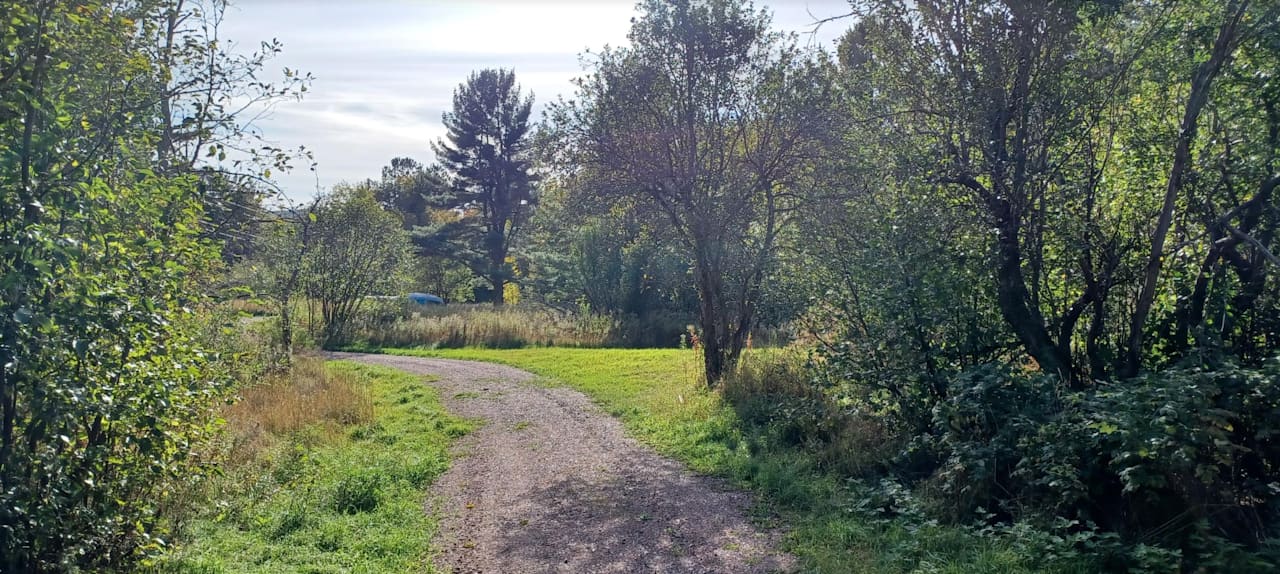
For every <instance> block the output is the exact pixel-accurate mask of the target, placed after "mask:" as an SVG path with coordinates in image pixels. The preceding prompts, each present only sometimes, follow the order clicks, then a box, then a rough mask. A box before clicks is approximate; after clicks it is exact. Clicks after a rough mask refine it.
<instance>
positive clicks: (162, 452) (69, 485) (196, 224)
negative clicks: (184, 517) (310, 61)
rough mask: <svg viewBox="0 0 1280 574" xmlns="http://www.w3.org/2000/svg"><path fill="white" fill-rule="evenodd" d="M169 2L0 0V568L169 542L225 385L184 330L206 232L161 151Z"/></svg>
mask: <svg viewBox="0 0 1280 574" xmlns="http://www.w3.org/2000/svg"><path fill="white" fill-rule="evenodd" d="M169 10H181V5H179V4H175V3H174V2H165V1H161V2H152V1H147V2H132V1H121V2H96V1H75V2H71V1H62V0H36V1H18V2H14V1H4V2H0V37H3V38H4V39H5V41H4V42H3V43H2V45H0V54H3V57H0V157H4V158H5V159H4V161H0V244H3V245H4V246H5V247H4V249H2V250H0V291H3V296H0V570H3V571H5V572H62V571H110V570H116V569H118V568H119V567H121V566H127V564H128V562H129V561H131V560H134V559H137V558H138V557H140V556H142V555H145V554H146V553H153V552H155V551H157V550H159V549H160V548H162V547H163V544H164V537H163V536H161V534H163V533H162V532H159V531H158V530H157V516H158V512H159V507H160V506H161V505H162V504H164V503H165V502H166V501H167V500H171V497H172V496H174V494H175V492H176V490H177V488H176V483H178V482H180V481H185V480H191V477H192V476H193V475H198V474H199V471H200V468H201V466H200V464H199V461H198V460H197V458H198V457H195V456H193V453H198V452H199V451H200V450H201V449H202V447H203V444H204V443H203V441H204V440H205V439H206V438H208V437H209V435H210V434H211V432H212V431H213V428H214V424H213V416H212V412H211V411H212V408H213V405H214V404H215V403H216V402H217V401H216V399H217V398H218V397H219V395H220V392H221V390H222V386H221V385H220V384H219V381H217V380H214V379H212V378H211V377H210V376H209V374H208V371H207V370H206V369H205V367H206V365H207V362H208V359H207V355H206V354H205V353H203V352H201V350H200V349H199V348H198V346H197V344H196V342H195V340H194V328H193V326H194V325H193V324H194V323H195V320H194V317H193V315H194V312H193V311H192V309H196V308H198V307H199V306H200V305H201V304H202V302H203V297H202V296H201V293H203V291H204V290H203V289H202V287H201V286H202V285H204V284H207V283H208V273H207V270H208V269H209V268H210V267H211V266H212V265H213V263H214V261H215V259H216V256H217V254H216V248H215V246H214V245H212V244H210V243H209V242H207V241H202V240H201V239H200V238H199V237H198V235H197V232H198V230H199V228H200V222H201V219H202V218H203V211H202V205H201V202H200V201H199V196H198V195H197V193H198V192H197V189H196V186H195V181H194V179H193V178H191V177H189V176H186V175H179V174H170V173H166V172H164V171H163V170H161V169H157V168H158V166H157V165H156V163H155V142H156V141H157V139H158V137H159V135H160V134H159V133H158V130H157V129H156V126H157V125H159V123H160V121H159V117H158V115H159V113H158V110H157V102H158V101H160V100H162V99H164V98H165V97H167V95H168V94H167V93H166V90H165V89H164V87H163V83H161V82H157V81H156V78H157V77H159V76H160V75H161V74H160V69H161V65H160V63H159V62H158V61H157V60H156V59H155V58H154V57H153V55H152V54H150V53H148V51H147V50H146V49H144V47H145V46H147V39H146V38H145V36H144V35H143V33H142V30H146V29H149V27H150V26H154V25H156V23H157V22H159V21H161V20H163V19H164V18H165V14H166V12H167V11H169Z"/></svg>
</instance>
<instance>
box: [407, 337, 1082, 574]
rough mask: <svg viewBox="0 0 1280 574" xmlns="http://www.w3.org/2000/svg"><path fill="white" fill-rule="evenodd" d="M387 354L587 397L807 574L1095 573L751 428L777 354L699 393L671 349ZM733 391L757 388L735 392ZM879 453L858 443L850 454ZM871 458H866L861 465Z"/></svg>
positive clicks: (1049, 544) (1028, 533)
mask: <svg viewBox="0 0 1280 574" xmlns="http://www.w3.org/2000/svg"><path fill="white" fill-rule="evenodd" d="M386 352H389V353H394V354H403V355H417V356H434V357H447V358H454V359H470V360H480V361H489V362H497V363H502V364H507V365H511V366H515V367H519V368H522V369H526V370H529V371H531V372H533V373H536V374H538V375H541V376H543V377H546V378H547V380H549V381H550V383H551V384H566V385H568V386H570V387H572V388H575V389H577V390H579V391H582V392H584V393H586V394H587V395H589V396H590V397H592V399H594V400H595V401H596V402H597V403H598V404H599V405H600V406H601V407H603V408H604V409H605V410H606V411H607V412H609V413H610V414H612V415H614V416H616V417H618V418H619V419H621V420H622V421H623V423H624V424H625V425H626V427H627V429H628V430H629V431H630V432H631V433H632V434H633V435H634V436H635V437H636V438H638V439H639V440H641V441H643V442H645V443H647V444H649V445H651V446H652V447H654V448H655V449H656V450H658V451H659V452H661V453H663V454H665V455H668V456H671V457H673V458H676V459H678V460H680V461H682V462H684V463H685V464H687V465H688V466H689V467H691V468H692V469H694V470H696V471H699V472H704V473H708V474H713V475H719V476H724V477H728V478H730V479H732V480H735V481H737V482H738V483H740V484H742V485H744V486H746V487H748V488H750V489H752V490H754V491H755V492H757V493H759V494H761V495H762V496H761V498H760V501H761V503H760V504H759V505H757V508H756V513H757V515H758V516H757V517H756V518H757V519H759V520H761V521H764V522H766V523H774V522H776V520H777V519H778V518H779V517H780V518H782V522H784V523H785V524H787V526H788V527H789V529H790V530H789V535H788V538H787V539H788V548H787V549H788V550H790V551H791V552H793V553H795V554H796V555H797V556H798V557H800V559H801V560H802V562H803V564H804V569H805V571H806V572H813V573H846V572H850V573H868V574H870V573H877V574H878V573H889V572H944V573H963V572H973V573H987V572H1009V573H1020V572H1046V571H1048V572H1092V571H1096V568H1094V567H1093V564H1092V563H1090V562H1089V561H1088V559H1087V557H1085V556H1083V555H1081V554H1080V553H1073V552H1071V551H1069V549H1070V548H1071V542H1072V541H1069V540H1067V541H1064V540H1057V539H1054V538H1053V537H1052V536H1050V535H1046V534H1044V533H1042V532H1040V531H1038V530H1035V529H1031V528H1029V527H1026V526H1025V525H1016V526H1015V527H1012V528H1005V529H1002V530H1000V531H999V532H995V531H991V530H986V531H984V530H982V529H978V528H973V527H967V526H955V525H947V524H940V523H938V522H937V521H935V520H931V519H929V518H928V517H927V516H926V515H925V513H924V511H923V510H922V508H921V505H920V504H919V503H918V502H917V501H916V500H915V499H914V497H913V495H912V493H911V492H909V491H906V490H904V489H901V488H895V487H894V486H893V485H892V484H886V485H879V484H875V485H869V484H864V483H862V482H859V481H856V480H849V479H847V478H846V477H847V476H848V474H847V472H845V470H846V469H842V468H840V467H838V466H836V465H835V464H833V460H834V459H835V458H836V457H834V456H832V455H831V454H829V453H824V452H823V451H822V450H821V449H815V448H809V445H805V444H796V443H795V442H794V441H792V440H791V439H790V438H789V436H792V435H789V433H792V432H793V430H792V429H788V423H787V421H788V420H790V419H791V418H794V417H789V416H788V414H787V413H786V412H771V414H770V415H769V416H767V417H761V416H758V415H759V413H760V412H762V411H763V410H764V408H765V407H764V406H762V404H761V403H756V404H749V401H743V400H741V398H742V397H746V396H753V397H758V398H760V400H762V401H767V400H768V397H769V395H770V392H771V389H773V390H777V389H774V388H773V387H768V388H766V387H765V385H766V384H767V385H777V384H786V383H785V381H786V380H788V379H787V378H786V377H785V375H786V373H785V371H784V372H769V371H768V369H778V368H782V369H785V368H786V367H777V365H778V364H779V363H786V362H787V361H792V360H796V359H794V358H787V357H786V356H785V351H778V350H763V351H761V350H758V351H754V352H753V353H751V354H748V356H747V357H746V358H745V362H744V371H743V372H742V373H740V374H739V378H738V380H737V382H734V381H730V382H729V384H727V385H726V388H727V390H725V391H724V392H721V391H709V390H708V389H707V388H706V386H705V385H703V384H702V382H701V381H700V380H699V375H698V373H699V372H700V365H699V363H698V361H697V357H696V355H695V354H694V353H693V352H692V351H688V350H680V349H653V350H648V349H646V350H635V349H597V350H589V349H562V348H546V349H513V350H501V351H499V350H487V349H458V350H395V349H390V350H386ZM766 380H767V381H772V382H768V383H766V382H765V381H766ZM735 385H756V388H745V389H736V390H735ZM735 393H736V394H735ZM752 409H755V410H756V413H757V414H756V415H753V414H751V411H752ZM792 414H795V413H792ZM849 424H861V423H856V422H855V423H849ZM794 436H799V435H798V434H797V435H794ZM871 436H874V435H871ZM877 446H878V445H876V444H874V441H872V440H868V441H867V444H864V445H860V448H862V447H865V448H875V447H877ZM845 447H846V448H853V447H859V445H845ZM855 458H856V457H855ZM873 459H874V457H873V456H870V455H868V456H867V457H865V460H864V462H863V463H864V464H871V462H870V461H871V460H873ZM848 464H859V463H858V462H850V463H848Z"/></svg>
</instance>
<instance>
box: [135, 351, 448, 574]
mask: <svg viewBox="0 0 1280 574" xmlns="http://www.w3.org/2000/svg"><path fill="white" fill-rule="evenodd" d="M226 418H227V420H228V429H227V430H228V432H227V433H226V436H227V441H228V444H227V445H226V448H227V453H228V461H227V463H226V465H225V469H226V470H225V474H224V475H223V476H222V477H220V478H219V479H217V480H215V481H214V483H213V484H211V485H209V491H208V492H205V493H201V495H202V496H203V497H206V498H207V503H205V504H204V505H202V506H201V507H199V508H198V509H197V510H195V511H194V514H193V515H191V516H189V517H187V518H186V520H184V521H183V522H184V523H183V524H181V525H180V528H179V529H178V531H179V532H180V534H181V538H180V540H179V544H178V546H177V549H176V550H175V551H174V552H173V553H172V554H171V555H169V556H167V557H165V558H164V559H163V560H162V561H160V562H159V563H158V564H156V565H155V566H154V567H153V568H152V571H155V572H173V573H191V574H194V573H209V574H213V573H233V572H235V573H240V572H244V573H250V572H253V573H257V572H261V573H268V572H271V573H276V572H307V573H325V572H334V573H337V572H361V573H370V574H376V573H382V572H387V573H391V572H395V573H400V572H422V571H431V566H430V553H431V549H430V548H429V547H428V545H427V543H428V541H429V540H430V538H431V535H432V533H433V532H434V531H435V528H436V520H435V518H434V517H433V516H431V515H430V514H429V513H427V512H424V509H423V503H424V501H425V495H424V491H425V489H426V487H427V486H429V485H430V484H431V483H432V482H433V481H434V480H435V479H436V477H437V476H439V475H440V473H442V472H443V471H444V470H445V469H446V468H447V467H448V456H447V454H446V447H447V446H448V444H449V442H450V441H451V440H452V439H453V438H455V437H457V436H461V435H462V434H465V433H466V432H468V431H469V430H470V428H471V426H470V423H468V422H466V421H462V420H459V419H457V418H455V417H452V416H450V415H448V414H446V413H445V411H444V410H443V408H442V407H441V405H440V403H439V401H438V398H437V397H436V395H435V392H434V391H433V390H432V389H431V388H430V387H428V386H426V385H423V384H422V377H421V376H415V375H409V374H405V373H402V372H400V371H396V370H393V369H386V368H379V367H373V366H367V365H358V364H354V363H346V362H329V363H324V362H322V361H320V360H318V359H308V360H304V361H302V362H301V363H300V364H299V365H298V366H297V367H296V368H295V369H294V371H293V373H292V375H291V376H286V377H282V378H280V379H279V380H275V381H271V382H269V383H266V384H263V385H259V386H255V387H252V388H249V389H246V390H245V391H244V393H243V396H242V397H241V400H240V401H239V402H238V403H236V405H234V406H233V407H231V408H230V409H229V411H228V413H227V415H226Z"/></svg>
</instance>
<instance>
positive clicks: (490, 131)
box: [415, 69, 537, 305]
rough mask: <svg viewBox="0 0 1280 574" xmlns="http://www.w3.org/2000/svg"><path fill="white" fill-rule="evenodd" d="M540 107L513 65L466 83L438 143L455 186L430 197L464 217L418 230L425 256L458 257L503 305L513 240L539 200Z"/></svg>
mask: <svg viewBox="0 0 1280 574" xmlns="http://www.w3.org/2000/svg"><path fill="white" fill-rule="evenodd" d="M532 107H533V97H532V96H527V97H526V96H523V95H522V94H521V92H520V86H519V85H518V84H516V77H515V73H514V72H512V71H510V70H493V69H486V70H481V71H479V72H475V73H473V74H472V75H471V76H470V77H469V78H467V81H466V82H465V83H463V84H462V85H460V86H458V89H457V90H455V91H454V94H453V109H452V111H449V112H445V114H444V125H445V128H446V129H447V130H448V134H447V136H446V138H445V139H443V140H440V141H439V142H437V143H436V144H435V145H434V146H433V149H434V150H435V152H436V158H437V159H438V160H439V161H440V172H441V173H442V175H445V176H446V177H447V178H448V179H449V181H450V184H451V187H450V189H448V190H447V191H444V192H443V193H437V194H434V195H431V196H429V197H427V201H428V202H430V203H431V204H432V205H434V206H435V207H437V208H439V209H443V210H447V211H451V212H456V213H457V217H455V218H452V219H447V220H444V221H438V222H433V223H435V224H434V225H430V226H425V225H424V227H422V228H421V229H419V230H418V232H417V233H416V234H415V238H416V241H417V243H418V246H419V247H420V248H421V249H422V250H423V251H424V252H425V253H427V254H429V255H437V256H443V257H446V258H451V259H454V260H457V261H459V262H461V263H462V264H464V265H466V266H467V267H469V268H470V269H471V270H472V271H473V272H474V273H475V274H476V275H479V276H481V277H484V278H485V279H486V280H488V281H489V284H490V289H491V291H490V296H491V297H492V298H493V303H494V304H495V305H501V304H502V303H503V302H504V299H505V295H506V293H505V290H504V286H505V285H506V284H507V283H509V282H511V281H512V279H514V278H515V273H514V271H513V269H512V267H511V262H510V261H509V258H510V254H511V249H512V245H513V243H514V242H515V240H516V239H517V238H518V237H519V235H520V232H521V229H522V228H523V227H524V225H525V224H526V223H527V222H528V219H529V215H530V213H531V212H532V210H533V207H534V204H535V203H536V201H537V196H536V195H535V193H534V189H533V183H534V182H535V181H536V179H537V178H536V177H535V176H534V175H533V174H532V172H531V170H532V165H531V162H530V154H529V149H528V148H529V137H528V136H529V127H530V126H529V112H530V110H531V109H532Z"/></svg>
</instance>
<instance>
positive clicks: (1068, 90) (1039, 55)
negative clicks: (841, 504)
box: [726, 1, 1280, 571]
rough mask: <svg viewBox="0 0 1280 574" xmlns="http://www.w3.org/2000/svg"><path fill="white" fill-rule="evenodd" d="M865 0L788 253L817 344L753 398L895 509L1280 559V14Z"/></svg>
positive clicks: (1224, 556) (1070, 536) (1166, 557)
mask: <svg viewBox="0 0 1280 574" xmlns="http://www.w3.org/2000/svg"><path fill="white" fill-rule="evenodd" d="M854 7H855V12H856V14H857V16H858V19H857V21H856V23H854V25H853V26H852V29H851V30H850V31H849V32H848V33H847V34H846V35H845V36H844V38H843V39H842V41H841V43H840V46H839V50H838V58H839V66H840V70H839V72H838V74H837V75H836V76H835V81H838V82H840V84H841V86H842V101H843V105H844V106H845V109H846V110H848V114H847V115H848V118H849V122H848V123H847V124H846V131H845V136H844V139H845V144H846V149H847V150H849V151H847V152H845V153H842V154H840V155H839V156H836V157H833V162H834V164H833V165H837V166H838V167H837V168H835V169H836V171H837V172H838V173H839V174H840V177H839V178H838V179H836V180H834V181H833V183H832V184H831V185H829V186H827V187H826V188H825V189H823V190H822V191H821V192H820V193H817V194H815V195H814V196H813V197H812V200H811V201H810V202H807V203H806V204H805V207H804V208H803V209H804V212H805V214H806V215H805V221H806V222H807V226H806V227H805V228H804V229H803V232H802V233H801V234H799V235H798V236H797V237H796V238H795V243H793V245H794V246H795V247H796V248H797V249H796V251H795V252H793V253H791V254H789V255H788V256H787V257H785V258H782V259H781V260H780V261H779V265H780V266H781V267H782V268H784V269H790V270H793V272H798V273H804V274H805V276H806V277H807V278H808V281H807V282H808V285H809V287H808V292H809V293H810V296H811V299H810V305H809V307H808V309H807V310H806V312H805V314H804V322H805V323H806V325H807V328H808V329H807V330H808V331H809V334H810V335H811V336H812V337H813V342H814V354H813V356H812V358H811V360H810V361H809V363H808V366H807V367H806V368H805V369H804V370H797V369H794V368H793V369H789V370H788V369H784V370H781V371H778V372H775V373H773V374H772V375H771V376H768V377H765V378H764V379H763V382H761V380H760V379H758V378H757V379H753V380H755V381H756V382H755V383H740V382H732V381H731V382H730V383H729V385H730V387H733V386H735V385H738V386H742V385H745V386H746V387H747V390H742V389H738V390H732V389H731V388H727V389H726V392H727V393H730V395H731V396H732V397H733V398H734V400H735V402H737V403H738V404H739V405H740V408H741V409H742V412H743V413H744V418H745V419H746V420H752V421H756V423H757V424H759V425H761V428H764V429H768V432H769V433H770V438H769V440H772V441H776V442H778V443H782V444H789V445H793V446H797V447H801V448H809V449H813V450H814V451H815V452H818V453H820V454H821V456H820V459H821V460H823V461H825V464H826V465H827V467H828V469H829V470H831V471H835V472H839V473H842V474H844V475H845V476H848V477H851V478H854V479H857V480H858V481H859V483H861V484H865V485H869V486H870V487H871V490H872V491H875V492H879V493H881V495H883V496H885V497H887V498H886V500H897V501H898V502H894V503H892V504H886V505H885V506H884V507H883V508H879V509H877V510H876V511H877V512H880V513H883V514H886V515H894V514H900V513H903V512H908V513H918V518H919V519H921V520H924V519H933V520H944V521H949V522H953V523H961V524H969V525H973V526H974V527H975V528H985V529H987V530H988V531H989V532H991V533H993V534H996V533H999V532H1008V531H1009V529H1011V528H1026V527H1031V528H1034V529H1036V530H1038V531H1040V532H1043V533H1045V537H1046V540H1055V541H1056V542H1055V543H1054V546H1056V547H1058V548H1060V549H1061V551H1063V552H1084V553H1087V554H1088V555H1090V556H1091V557H1093V558H1094V559H1097V560H1100V564H1102V567H1103V568H1105V569H1107V570H1110V571H1233V570H1245V571H1270V570H1271V569H1274V568H1276V567H1277V564H1278V562H1277V560H1278V559H1280V555H1278V554H1277V552H1276V546H1275V543H1274V542H1273V540H1274V539H1275V536H1276V534H1277V527H1278V526H1280V514H1278V511H1280V497H1277V494H1278V493H1280V490H1277V488H1276V486H1277V484H1280V483H1278V482H1277V478H1278V477H1280V472H1278V469H1277V466H1276V465H1277V463H1278V462H1280V461H1278V460H1277V458H1276V457H1277V451H1276V449H1275V447H1274V445H1273V439H1272V437H1273V435H1274V433H1275V432H1276V430H1277V429H1276V420H1277V419H1276V415H1277V412H1276V408H1277V402H1276V401H1277V394H1276V385H1277V384H1280V361H1278V359H1277V353H1278V351H1280V348H1278V347H1277V342H1278V340H1277V330H1276V327H1277V325H1276V322H1275V318H1276V317H1280V308H1277V301H1280V299H1278V298H1277V296H1278V295H1280V284H1278V283H1277V281H1276V278H1275V274H1274V268H1273V266H1274V265H1275V264H1276V263H1277V260H1276V258H1275V255H1274V253H1275V249H1276V237H1275V231H1276V224H1277V221H1278V216H1280V210H1277V208H1276V204H1275V199H1274V191H1275V188H1276V185H1277V183H1278V182H1280V177H1278V174H1277V171H1276V170H1277V165H1278V164H1277V160H1278V159H1280V114H1278V113H1277V107H1278V106H1280V84H1277V83H1276V80H1275V78H1274V75H1273V74H1271V73H1270V72H1269V70H1273V69H1276V68H1277V66H1278V65H1280V43H1277V39H1278V38H1280V25H1278V24H1277V22H1280V18H1278V16H1280V6H1277V5H1276V4H1275V3H1274V2H1225V3H1214V2H1206V3H1197V2H1188V3H1178V4H1164V3H1145V2H1122V3H1105V4H1099V3H1050V4H1026V3H1017V2H980V3H968V2H965V3H960V2H946V1H938V2H911V3H900V2H893V1H865V2H855V3H854ZM752 385H755V386H754V387H753V386H752ZM895 493H896V494H895ZM903 500H909V501H910V504H906V503H903V502H902V501H903ZM904 509H907V510H904Z"/></svg>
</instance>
